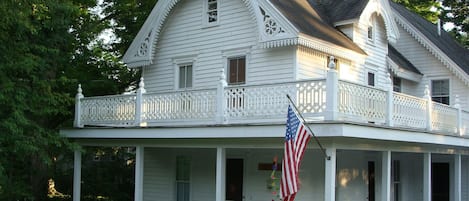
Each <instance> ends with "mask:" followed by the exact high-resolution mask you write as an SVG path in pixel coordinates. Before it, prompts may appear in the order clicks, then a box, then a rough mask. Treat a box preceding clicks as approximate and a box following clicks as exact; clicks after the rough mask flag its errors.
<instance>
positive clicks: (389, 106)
mask: <svg viewBox="0 0 469 201" xmlns="http://www.w3.org/2000/svg"><path fill="white" fill-rule="evenodd" d="M387 78H388V91H387V97H386V98H387V101H386V125H388V126H394V121H393V120H392V117H393V115H394V111H393V107H394V87H393V83H392V79H391V74H389V73H387Z"/></svg>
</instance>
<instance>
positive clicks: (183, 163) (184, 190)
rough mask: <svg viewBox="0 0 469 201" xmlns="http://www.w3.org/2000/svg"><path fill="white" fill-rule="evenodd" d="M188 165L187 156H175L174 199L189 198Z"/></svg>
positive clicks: (185, 200)
mask: <svg viewBox="0 0 469 201" xmlns="http://www.w3.org/2000/svg"><path fill="white" fill-rule="evenodd" d="M190 166H191V161H190V158H189V157H187V156H178V157H176V201H189V200H190V177H191V175H190V173H191V172H190V170H191V169H190Z"/></svg>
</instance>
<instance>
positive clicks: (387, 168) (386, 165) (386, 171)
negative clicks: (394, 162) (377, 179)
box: [381, 151, 391, 201]
mask: <svg viewBox="0 0 469 201" xmlns="http://www.w3.org/2000/svg"><path fill="white" fill-rule="evenodd" d="M381 160H382V172H381V175H382V179H381V188H382V189H381V193H382V194H381V195H382V198H381V200H382V201H391V151H384V152H383V155H382V158H381Z"/></svg>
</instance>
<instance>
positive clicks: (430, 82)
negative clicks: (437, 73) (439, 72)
mask: <svg viewBox="0 0 469 201" xmlns="http://www.w3.org/2000/svg"><path fill="white" fill-rule="evenodd" d="M437 80H448V85H449V86H448V99H449V102H448V105H452V101H453V99H452V98H451V97H452V95H451V91H452V90H451V89H452V81H451V78H450V77H431V78H429V83H428V86H429V90H430V98H431V99H432V100H433V90H432V89H433V86H432V85H433V81H437Z"/></svg>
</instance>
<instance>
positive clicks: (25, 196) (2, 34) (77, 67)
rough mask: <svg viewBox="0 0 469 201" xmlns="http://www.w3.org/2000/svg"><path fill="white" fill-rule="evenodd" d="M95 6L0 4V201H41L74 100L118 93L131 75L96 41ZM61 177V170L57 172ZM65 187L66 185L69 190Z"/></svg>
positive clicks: (62, 147)
mask: <svg viewBox="0 0 469 201" xmlns="http://www.w3.org/2000/svg"><path fill="white" fill-rule="evenodd" d="M94 7H96V1H95V0H4V1H0V15H1V16H2V20H1V21H0V44H1V45H0V134H1V135H0V200H45V199H47V198H46V196H47V181H48V179H49V178H53V177H54V176H57V175H63V174H65V173H58V172H57V170H58V169H61V168H59V167H67V165H68V166H69V164H63V163H62V164H61V161H66V162H67V163H68V162H69V161H70V160H67V159H64V160H61V158H67V157H68V158H70V155H71V154H63V153H70V148H71V147H73V145H72V144H70V143H68V142H67V141H66V140H65V139H64V138H62V137H60V135H59V133H58V129H59V128H60V127H61V126H63V125H67V126H70V125H71V120H72V119H73V105H74V98H73V97H74V95H75V93H76V86H77V84H78V83H83V88H84V90H85V95H102V94H116V93H121V92H123V91H124V90H125V89H126V88H127V87H128V86H129V84H131V83H135V80H133V78H134V77H135V76H134V75H135V74H136V73H135V72H134V71H132V70H129V69H128V68H126V67H125V65H123V64H122V63H121V62H120V61H119V55H120V53H119V52H113V51H109V49H110V47H106V45H104V44H103V42H102V41H100V40H97V38H98V36H99V34H100V33H102V31H103V30H105V29H107V28H109V27H110V24H109V23H108V21H106V20H102V19H101V17H100V16H99V15H98V14H97V13H93V12H92V11H91V9H90V8H94ZM64 171H66V170H64ZM69 185H71V183H70V184H69Z"/></svg>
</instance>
